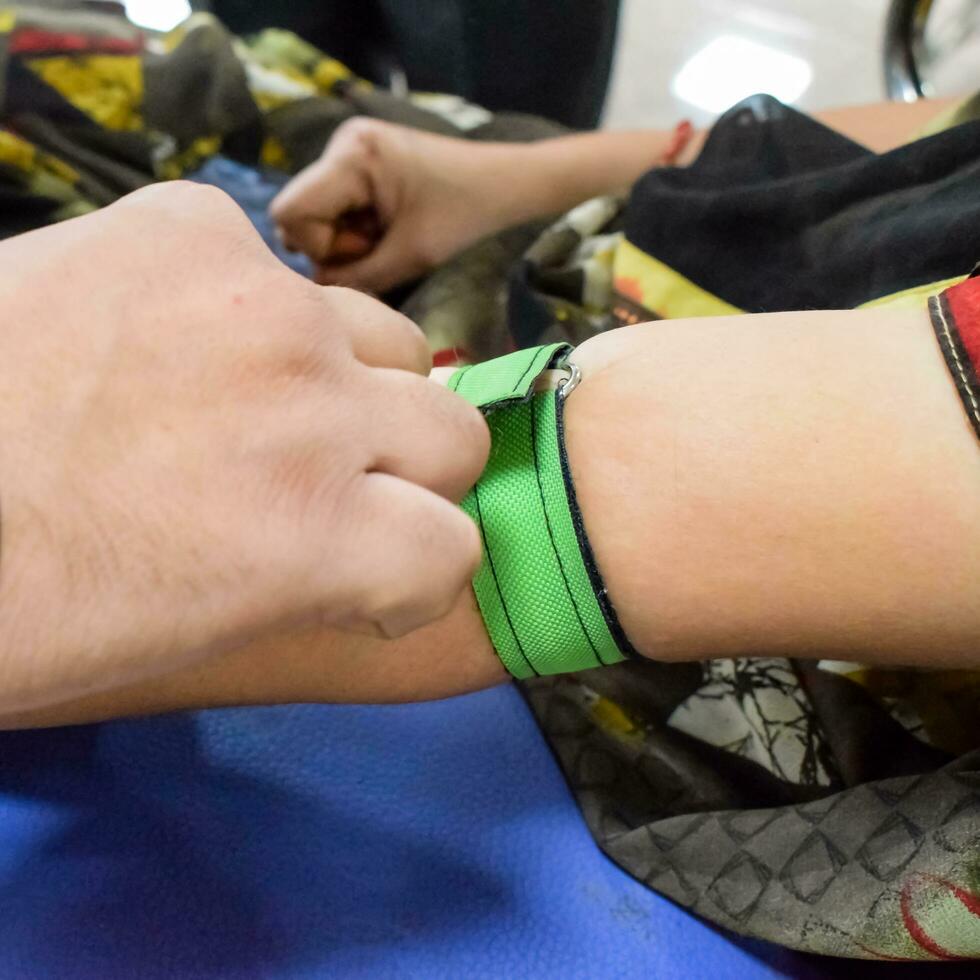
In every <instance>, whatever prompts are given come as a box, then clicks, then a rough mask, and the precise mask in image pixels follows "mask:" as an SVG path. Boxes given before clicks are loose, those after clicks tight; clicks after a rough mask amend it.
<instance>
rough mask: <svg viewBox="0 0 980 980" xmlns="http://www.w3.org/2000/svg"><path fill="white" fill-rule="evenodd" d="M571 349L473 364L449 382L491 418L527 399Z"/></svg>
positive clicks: (535, 350)
mask: <svg viewBox="0 0 980 980" xmlns="http://www.w3.org/2000/svg"><path fill="white" fill-rule="evenodd" d="M571 349H572V347H571V345H570V344H547V345H545V346H544V347H529V348H528V349H527V350H519V351H514V353H513V354H505V355H504V356H503V357H498V358H495V359H494V360H492V361H484V362H483V363H482V364H471V365H470V366H469V367H464V368H461V369H460V370H459V371H457V372H456V373H455V374H454V375H453V376H452V378H450V380H449V387H450V388H451V389H452V390H453V391H455V392H457V393H458V394H460V395H462V396H463V398H465V399H466V400H467V401H468V402H469V403H470V404H471V405H475V406H476V407H477V408H479V409H482V411H483V414H484V415H489V414H490V412H493V411H495V410H496V409H498V408H503V407H504V406H505V405H509V404H511V403H513V402H519V401H525V400H526V399H528V398H529V397H530V395H531V391H532V390H533V388H534V382H535V381H537V379H538V378H539V377H540V375H541V372H542V371H546V370H547V369H548V368H549V367H551V365H552V364H554V363H556V362H557V361H559V360H561V358H562V357H563V356H564V355H565V354H567V353H568V352H569V351H570V350H571Z"/></svg>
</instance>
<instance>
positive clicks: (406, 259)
mask: <svg viewBox="0 0 980 980" xmlns="http://www.w3.org/2000/svg"><path fill="white" fill-rule="evenodd" d="M427 271H428V268H427V267H426V264H425V263H424V262H423V261H421V259H420V258H419V255H418V252H417V250H416V249H415V247H414V246H413V242H412V239H411V236H409V235H406V234H405V233H404V232H403V231H402V230H401V226H399V225H397V224H396V225H395V226H393V227H392V228H391V229H389V231H388V232H387V233H386V234H385V235H384V236H383V237H382V239H381V240H380V241H379V242H378V244H377V245H376V246H375V247H374V248H373V249H372V250H371V251H370V252H368V254H367V255H365V256H364V257H363V258H358V259H356V260H355V261H350V262H321V263H319V264H318V266H317V269H316V273H315V276H314V278H315V279H316V281H317V282H318V283H320V285H321V286H348V287H350V288H352V289H360V290H362V291H365V292H372V293H385V292H387V291H388V290H389V289H394V287H395V286H400V285H401V284H402V283H405V282H409V281H410V280H412V279H415V278H417V277H418V276H420V275H422V274H423V273H424V272H427Z"/></svg>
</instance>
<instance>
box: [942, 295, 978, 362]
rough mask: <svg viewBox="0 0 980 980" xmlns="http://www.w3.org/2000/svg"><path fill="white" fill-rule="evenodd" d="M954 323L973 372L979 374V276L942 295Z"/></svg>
mask: <svg viewBox="0 0 980 980" xmlns="http://www.w3.org/2000/svg"><path fill="white" fill-rule="evenodd" d="M943 295H944V296H945V297H946V302H947V303H948V304H949V310H950V312H951V313H952V314H953V320H954V321H955V323H956V331H957V333H958V334H959V335H960V343H962V345H963V348H964V349H965V351H966V353H967V356H968V357H969V358H970V363H971V364H972V365H973V370H974V371H976V373H977V374H980V276H976V277H974V278H973V279H967V280H965V281H964V282H961V283H960V284H959V285H957V286H952V287H950V288H949V289H947V290H946V292H945V293H944V294H943Z"/></svg>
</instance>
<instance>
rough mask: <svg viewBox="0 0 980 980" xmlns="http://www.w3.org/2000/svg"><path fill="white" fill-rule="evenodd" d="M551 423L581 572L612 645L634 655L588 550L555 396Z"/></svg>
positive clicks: (560, 406)
mask: <svg viewBox="0 0 980 980" xmlns="http://www.w3.org/2000/svg"><path fill="white" fill-rule="evenodd" d="M555 424H556V427H557V430H558V457H559V459H560V461H561V475H562V481H563V483H564V486H565V496H566V497H567V498H568V509H569V512H570V513H571V515H572V526H573V527H574V528H575V538H576V540H577V541H578V547H579V551H580V552H581V555H582V561H583V563H584V564H585V571H586V573H587V574H588V576H589V582H590V583H591V585H592V591H593V593H594V594H595V598H596V602H598V603H599V609H600V610H601V612H602V618H603V619H604V620H605V623H606V627H607V628H608V630H609V633H610V635H611V636H612V638H613V642H614V643H615V644H616V648H617V649H618V650H619V652H620V653H621V654H622V655H623V657H624V658H630V657H638V656H639V653H638V652H637V650H636V647H634V646H633V644H632V643H631V642H630V638H629V637H628V636H627V635H626V631H625V630H624V629H623V625H622V623H620V621H619V616H617V615H616V607H615V606H614V605H613V602H612V599H611V598H610V596H609V591H608V589H606V583H605V581H604V579H603V577H602V572H600V571H599V566H598V564H597V563H596V560H595V554H594V552H593V551H592V544H591V542H590V541H589V536H588V534H587V533H586V530H585V521H584V520H583V518H582V511H581V509H580V508H579V505H578V497H577V496H576V494H575V481H574V480H573V479H572V473H571V467H570V466H569V463H568V453H567V452H566V450H565V402H564V400H563V399H561V398H559V399H558V400H557V403H556V405H555Z"/></svg>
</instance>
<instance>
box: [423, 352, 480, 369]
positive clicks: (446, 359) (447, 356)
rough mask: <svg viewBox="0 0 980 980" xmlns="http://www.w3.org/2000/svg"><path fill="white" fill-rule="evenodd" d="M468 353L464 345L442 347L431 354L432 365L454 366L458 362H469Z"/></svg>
mask: <svg viewBox="0 0 980 980" xmlns="http://www.w3.org/2000/svg"><path fill="white" fill-rule="evenodd" d="M470 361H471V358H470V355H469V354H468V353H467V351H466V349H465V348H464V347H444V348H443V349H442V350H437V351H436V352H435V353H434V354H433V355H432V366H433V367H456V366H457V365H459V364H469V362H470Z"/></svg>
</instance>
